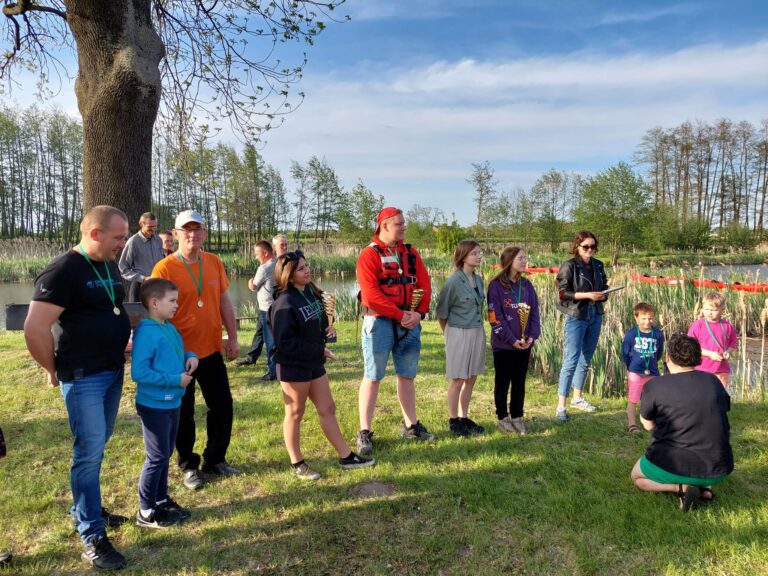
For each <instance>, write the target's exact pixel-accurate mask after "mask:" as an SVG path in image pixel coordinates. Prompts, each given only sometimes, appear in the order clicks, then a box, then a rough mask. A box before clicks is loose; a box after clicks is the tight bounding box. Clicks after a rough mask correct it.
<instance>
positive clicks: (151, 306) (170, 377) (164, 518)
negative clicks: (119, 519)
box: [131, 278, 198, 528]
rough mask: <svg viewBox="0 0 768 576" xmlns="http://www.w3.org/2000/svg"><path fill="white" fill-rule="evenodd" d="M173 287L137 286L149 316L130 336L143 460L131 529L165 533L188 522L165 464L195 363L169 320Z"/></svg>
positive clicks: (174, 302) (161, 282) (160, 282)
mask: <svg viewBox="0 0 768 576" xmlns="http://www.w3.org/2000/svg"><path fill="white" fill-rule="evenodd" d="M178 297H179V291H178V289H177V288H176V285H175V284H174V283H173V282H171V281H170V280H166V279H164V278H150V279H148V280H146V281H145V282H144V283H143V284H142V286H141V303H142V304H144V306H145V307H146V309H147V310H148V311H149V318H147V319H145V320H142V321H141V322H140V323H139V325H138V326H137V327H136V331H135V333H134V336H133V353H132V356H133V360H132V363H131V378H133V380H134V381H135V382H136V384H137V385H136V411H137V412H138V413H139V417H140V418H141V426H142V430H143V434H144V447H145V449H146V453H147V458H146V460H145V461H144V467H143V468H142V469H141V477H140V478H139V511H138V513H137V514H136V525H137V526H140V527H142V528H168V527H169V526H172V525H174V524H177V523H179V522H181V521H182V520H185V519H187V518H189V517H190V516H191V512H190V511H189V510H187V509H186V508H182V507H181V506H179V504H178V503H177V502H176V501H175V500H173V498H171V497H170V496H169V495H168V462H169V460H170V458H171V454H172V453H173V447H174V445H175V442H176V430H177V428H178V425H179V407H180V406H181V397H182V396H183V395H184V389H185V388H186V387H187V385H188V384H189V383H190V382H191V381H192V376H191V374H192V372H194V371H195V368H197V363H198V358H197V356H195V354H194V353H192V352H187V353H186V354H185V353H184V343H183V342H182V340H181V336H180V335H179V333H178V331H177V330H176V328H175V327H174V326H173V324H171V323H170V322H169V321H168V320H170V319H171V318H173V315H174V314H175V313H176V310H177V309H178V307H179V303H178Z"/></svg>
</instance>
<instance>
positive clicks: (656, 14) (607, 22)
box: [597, 4, 700, 26]
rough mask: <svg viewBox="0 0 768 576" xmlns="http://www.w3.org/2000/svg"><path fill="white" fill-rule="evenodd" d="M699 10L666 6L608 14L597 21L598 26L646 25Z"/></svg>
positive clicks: (680, 5) (697, 7)
mask: <svg viewBox="0 0 768 576" xmlns="http://www.w3.org/2000/svg"><path fill="white" fill-rule="evenodd" d="M699 9H700V7H699V6H695V5H693V4H677V5H672V6H666V7H664V8H657V9H649V10H641V11H638V12H610V13H608V14H605V15H604V16H602V17H601V18H600V19H599V20H598V21H597V25H599V26H614V25H616V24H627V23H632V24H637V23H646V22H651V21H653V20H658V19H659V18H666V17H667V16H680V15H684V14H691V13H693V12H696V11H698V10H699Z"/></svg>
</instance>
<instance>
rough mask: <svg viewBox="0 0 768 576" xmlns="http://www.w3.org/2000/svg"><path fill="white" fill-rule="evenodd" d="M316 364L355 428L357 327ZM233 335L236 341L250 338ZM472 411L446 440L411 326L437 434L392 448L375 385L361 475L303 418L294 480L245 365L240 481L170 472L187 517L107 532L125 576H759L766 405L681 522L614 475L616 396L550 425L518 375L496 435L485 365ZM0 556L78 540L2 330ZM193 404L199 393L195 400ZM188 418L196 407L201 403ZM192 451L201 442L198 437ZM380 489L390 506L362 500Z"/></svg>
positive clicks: (117, 475)
mask: <svg viewBox="0 0 768 576" xmlns="http://www.w3.org/2000/svg"><path fill="white" fill-rule="evenodd" d="M339 332H340V338H339V340H340V342H339V343H338V344H336V345H335V346H334V348H335V350H336V351H337V352H338V353H339V354H340V355H341V357H342V358H343V360H345V362H344V363H343V364H334V365H331V366H329V373H330V376H331V381H332V386H333V390H334V395H335V398H336V401H337V406H338V414H339V419H340V422H341V426H342V430H343V431H344V433H345V435H346V436H347V437H348V438H350V439H351V438H352V437H353V435H354V433H355V431H356V429H357V395H356V393H357V384H358V381H359V378H360V375H361V367H360V363H359V355H358V353H357V351H356V346H355V336H354V323H351V322H349V323H344V324H342V325H340V326H339ZM250 337H251V332H250V331H249V329H248V328H247V327H246V328H245V329H244V330H243V331H242V332H241V334H240V341H241V345H245V344H246V342H249V341H250ZM488 360H489V364H488V372H487V373H486V375H485V376H483V377H481V379H480V381H479V383H478V385H477V387H476V393H475V396H474V399H473V402H472V410H471V412H472V413H471V415H472V416H473V418H474V419H475V420H477V421H478V422H480V423H481V424H483V425H485V426H486V428H487V433H486V434H484V435H482V436H479V437H474V438H471V439H456V438H452V437H450V436H449V435H448V434H447V431H446V428H447V414H446V407H445V389H446V384H445V381H444V378H443V377H442V375H441V374H442V372H443V367H444V359H443V346H442V338H441V337H440V335H439V328H438V326H437V324H436V323H435V322H427V323H425V331H424V346H423V355H422V363H421V375H420V376H419V378H418V379H417V397H418V402H417V408H418V411H419V416H420V418H421V419H422V421H423V422H424V423H425V424H426V425H427V426H428V427H429V428H430V430H432V431H433V432H435V433H437V439H436V441H434V442H431V443H425V444H417V443H410V442H406V441H402V440H400V439H398V437H397V430H398V425H399V421H400V414H399V407H398V405H397V401H396V399H395V394H394V381H393V378H391V377H388V378H387V379H386V380H385V381H384V383H383V385H382V394H381V396H380V399H379V407H378V411H377V412H378V413H377V416H376V419H375V421H374V429H375V431H376V437H375V440H376V448H375V456H376V458H377V459H378V461H379V463H378V465H377V466H376V467H375V468H373V469H368V470H362V471H355V472H342V471H341V470H339V468H338V466H337V464H336V458H335V454H334V452H333V450H332V449H331V447H330V445H329V444H328V443H327V442H326V441H325V439H324V438H323V437H322V434H321V432H320V429H319V425H318V422H317V417H316V414H315V413H314V411H313V410H312V409H311V408H309V409H308V410H307V416H306V421H305V424H304V428H303V431H304V440H303V448H304V452H305V456H306V458H307V460H308V461H309V462H311V463H312V464H313V465H314V466H315V467H316V468H317V469H318V470H319V471H320V472H321V473H322V474H323V478H322V479H321V480H320V481H318V482H315V483H309V484H307V483H301V482H300V481H298V480H295V479H293V477H292V476H291V475H290V474H289V472H288V464H289V463H288V459H287V455H286V452H285V449H284V447H283V442H282V435H281V420H282V412H283V408H282V400H281V396H280V393H279V388H278V386H277V385H275V384H269V385H265V384H260V383H256V382H255V377H256V376H258V375H260V374H262V373H263V364H262V361H260V362H259V364H258V365H257V366H256V367H249V368H231V370H230V375H231V378H232V388H233V394H234V396H235V428H234V434H233V441H232V446H231V448H230V452H229V459H230V461H231V462H232V463H233V464H234V465H236V466H238V467H239V468H241V469H242V470H243V472H244V474H243V475H242V476H240V477H237V478H232V479H225V480H220V481H212V482H210V484H208V485H207V486H206V488H205V489H203V490H201V491H199V492H195V493H191V492H189V491H187V490H185V489H184V488H183V487H182V486H181V482H180V475H179V474H178V472H177V471H176V470H175V468H173V469H172V474H171V486H172V493H173V495H174V497H175V498H176V499H177V500H179V501H180V502H181V503H182V504H185V505H188V506H190V507H191V508H192V509H193V514H194V515H193V517H192V518H191V519H190V521H188V522H187V523H186V524H184V525H183V526H180V527H175V528H172V529H170V530H167V531H141V530H140V529H138V528H136V527H135V526H133V525H132V524H129V525H125V526H123V527H122V528H120V529H119V530H117V531H115V532H113V533H112V537H113V540H114V542H115V544H116V547H117V548H118V549H119V550H121V551H122V552H123V553H124V554H125V555H126V557H127V558H128V560H129V565H128V567H127V568H126V569H125V570H124V571H123V573H128V574H145V573H146V574H150V573H151V574H238V575H239V574H356V575H357V574H360V575H385V574H386V575H390V574H391V575H410V574H413V575H417V574H419V575H421V574H435V575H438V574H441V575H465V574H542V575H544V574H546V575H559V574H563V575H571V574H580V575H581V574H601V575H621V574H637V575H640V574H642V575H646V574H670V575H688V574H718V575H721V574H727V575H737V574H765V573H767V572H768V546H766V542H768V450H767V449H766V446H768V427H766V421H768V406H766V405H765V404H757V403H735V404H734V406H733V410H732V412H731V424H732V427H733V445H734V452H735V456H736V471H735V473H734V474H733V476H732V477H731V478H729V479H728V480H727V481H726V482H725V483H723V484H722V485H721V486H719V487H718V489H717V490H716V491H717V500H716V502H715V503H714V504H712V505H711V506H710V507H708V508H707V509H702V510H697V511H695V512H692V513H690V514H687V515H683V514H682V513H680V512H679V511H678V510H677V506H676V501H675V500H674V499H673V498H672V497H671V496H666V495H655V494H647V493H641V492H640V491H638V490H636V489H635V488H634V487H633V486H632V484H631V482H630V480H629V470H630V468H631V466H632V464H633V463H634V462H635V461H636V460H637V458H638V457H639V456H640V455H641V454H642V453H643V450H644V447H645V446H646V444H647V443H648V438H649V437H648V435H646V434H643V435H637V436H635V435H630V434H628V433H626V432H625V421H624V414H623V411H624V406H625V405H624V402H623V401H622V400H620V399H612V400H600V401H599V402H598V404H599V407H600V409H599V411H598V412H597V413H595V414H593V415H582V414H574V415H573V418H572V419H571V421H570V422H568V423H567V424H565V425H563V424H559V423H557V422H556V421H555V420H554V418H553V411H554V401H555V393H556V391H555V385H554V383H553V382H545V381H542V380H541V379H538V378H531V379H530V380H529V389H528V395H527V414H526V416H527V420H528V423H529V434H528V436H527V437H525V438H519V437H517V436H512V435H503V434H502V433H500V432H498V431H497V430H496V428H495V415H494V412H493V398H492V364H491V363H490V360H491V357H490V354H489V356H488ZM0 391H2V402H0V425H2V427H3V430H4V431H5V434H6V439H7V441H8V448H9V454H8V457H7V458H5V459H3V460H1V461H0V549H2V548H11V549H12V550H13V551H14V553H15V556H16V559H15V562H14V566H13V569H12V572H13V573H15V574H30V575H31V574H35V575H37V574H57V575H60V574H81V573H83V572H86V571H87V570H86V569H85V567H84V565H83V564H82V563H81V561H80V558H79V555H80V550H81V548H80V544H79V539H78V537H77V535H76V534H75V533H74V532H73V529H72V525H71V523H70V520H69V518H68V515H67V512H68V508H69V505H70V494H69V486H68V484H69V481H68V469H69V463H70V458H71V437H70V433H69V429H68V425H67V419H66V412H65V409H64V405H63V401H62V399H61V394H60V392H59V391H58V390H54V389H49V388H46V387H45V386H44V384H43V377H42V374H41V373H40V372H39V371H38V370H37V369H36V368H35V367H34V366H33V364H32V362H31V360H30V359H29V357H28V355H27V353H26V351H25V349H24V346H23V339H22V336H21V334H18V333H8V332H0ZM133 392H134V385H133V384H132V383H130V382H127V383H126V386H125V392H124V397H123V402H122V405H121V408H120V415H119V417H118V424H117V429H116V431H115V435H114V436H113V438H112V440H111V441H110V443H109V444H108V446H107V454H106V459H105V463H104V469H103V475H102V488H103V492H104V504H105V506H107V507H109V508H110V509H112V510H114V511H116V512H120V513H123V514H125V515H129V516H131V515H133V514H135V512H136V507H137V494H136V490H137V488H136V484H137V479H138V475H139V472H140V469H141V464H142V461H143V446H142V441H141V430H140V422H139V420H138V417H137V416H136V413H135V409H134V407H133ZM198 398H199V396H198ZM198 406H199V411H198V422H204V420H205V417H204V411H205V408H204V406H203V404H202V402H199V404H198ZM198 445H200V443H198ZM371 481H377V482H380V483H383V484H384V485H387V486H389V487H390V488H392V489H393V490H394V493H393V494H392V495H390V496H378V497H367V498H362V497H359V496H358V490H359V489H360V487H361V485H362V484H363V483H366V482H371Z"/></svg>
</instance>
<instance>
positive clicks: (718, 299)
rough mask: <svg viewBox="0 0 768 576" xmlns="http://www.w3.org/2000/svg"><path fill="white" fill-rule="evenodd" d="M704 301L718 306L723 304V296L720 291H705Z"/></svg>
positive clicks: (720, 306)
mask: <svg viewBox="0 0 768 576" xmlns="http://www.w3.org/2000/svg"><path fill="white" fill-rule="evenodd" d="M704 302H706V303H707V304H714V305H715V306H717V307H718V308H722V307H723V306H725V296H723V295H722V294H721V293H720V292H707V293H706V294H704Z"/></svg>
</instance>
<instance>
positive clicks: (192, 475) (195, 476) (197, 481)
mask: <svg viewBox="0 0 768 576" xmlns="http://www.w3.org/2000/svg"><path fill="white" fill-rule="evenodd" d="M204 485H205V480H203V475H202V474H200V470H198V469H197V468H193V469H191V470H184V486H185V487H186V488H188V489H190V490H200V488H202V487H203V486H204Z"/></svg>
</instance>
